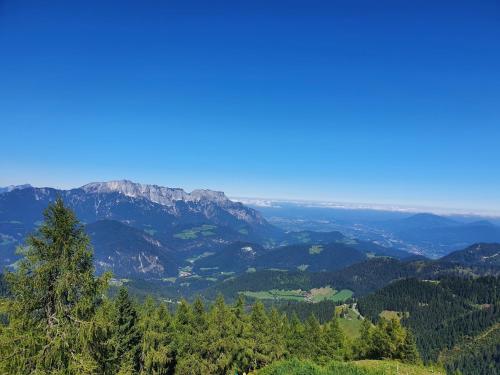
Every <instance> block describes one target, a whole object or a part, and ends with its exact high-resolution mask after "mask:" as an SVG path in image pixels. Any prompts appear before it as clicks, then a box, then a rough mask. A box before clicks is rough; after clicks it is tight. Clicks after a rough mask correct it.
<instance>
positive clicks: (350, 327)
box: [338, 308, 363, 339]
mask: <svg viewBox="0 0 500 375" xmlns="http://www.w3.org/2000/svg"><path fill="white" fill-rule="evenodd" d="M338 322H339V325H340V328H341V329H342V330H343V331H344V333H345V334H346V336H347V337H349V338H351V339H354V338H357V337H359V334H360V329H361V323H362V322H363V321H362V320H361V319H359V315H358V314H356V312H355V311H353V310H352V309H350V308H348V309H347V312H346V313H344V314H342V315H341V317H340V318H339V320H338Z"/></svg>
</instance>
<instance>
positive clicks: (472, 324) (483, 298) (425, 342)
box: [358, 277, 500, 374]
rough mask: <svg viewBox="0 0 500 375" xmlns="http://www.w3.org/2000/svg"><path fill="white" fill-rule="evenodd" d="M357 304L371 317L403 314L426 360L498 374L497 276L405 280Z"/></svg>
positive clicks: (499, 316)
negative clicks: (475, 343) (474, 343)
mask: <svg viewBox="0 0 500 375" xmlns="http://www.w3.org/2000/svg"><path fill="white" fill-rule="evenodd" d="M358 307H359V310H360V312H361V313H362V314H363V315H365V316H366V317H369V318H370V319H372V320H374V321H377V320H378V319H380V318H381V317H382V316H386V317H387V316H396V317H398V318H399V319H401V322H402V324H403V325H404V326H406V327H408V328H409V329H411V331H412V332H414V333H415V337H416V342H417V346H418V348H419V350H420V353H421V354H422V357H423V359H424V360H425V361H437V360H438V359H441V360H443V361H444V362H445V364H446V366H447V367H448V368H449V369H459V370H461V371H462V372H463V373H464V374H495V373H497V372H496V371H497V370H498V368H499V367H498V366H499V365H500V351H499V345H498V341H497V340H496V338H498V323H499V322H500V279H499V278H496V277H482V278H477V279H464V278H456V277H453V278H444V279H441V280H439V281H425V280H416V279H405V280H401V281H397V282H395V283H393V284H390V285H389V286H387V287H385V288H383V289H381V290H379V291H377V292H375V293H373V294H371V295H369V296H366V297H363V298H361V299H360V300H359V303H358ZM476 341H477V343H478V345H471V343H473V342H476ZM457 352H459V353H460V355H458V354H457ZM464 358H468V360H467V361H465V360H464Z"/></svg>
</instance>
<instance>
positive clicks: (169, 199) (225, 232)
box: [0, 180, 282, 265]
mask: <svg viewBox="0 0 500 375" xmlns="http://www.w3.org/2000/svg"><path fill="white" fill-rule="evenodd" d="M58 196H60V197H62V198H63V200H64V201H65V203H66V204H67V205H68V207H69V208H71V209H72V210H73V211H75V213H76V215H77V217H78V218H79V219H80V220H82V221H83V222H84V223H93V222H95V221H98V220H115V221H119V222H122V223H125V224H127V225H129V226H131V227H134V228H136V229H140V230H144V231H146V232H147V233H148V234H149V235H150V236H152V237H154V238H155V239H157V240H159V241H161V242H162V243H168V244H169V247H171V248H173V249H175V250H177V251H183V250H185V251H193V252H196V251H204V250H205V249H207V248H218V247H221V246H224V245H225V244H227V243H229V242H232V241H237V240H242V241H249V240H251V241H257V242H259V241H265V240H267V239H268V238H270V237H272V236H281V235H282V232H281V231H280V230H278V229H277V228H275V227H273V226H272V225H270V224H269V223H267V221H266V220H265V219H263V218H262V216H261V215H260V214H259V213H258V212H257V211H255V210H253V209H250V208H248V207H245V206H244V205H243V204H241V203H238V202H232V201H231V200H229V199H228V198H227V197H226V196H225V195H224V194H223V193H221V192H213V191H210V190H195V191H193V192H191V193H186V192H184V191H183V190H182V189H170V188H164V187H159V186H156V185H141V184H135V183H132V182H130V181H126V180H124V181H112V182H106V183H92V184H87V185H85V186H83V187H81V188H77V189H71V190H57V189H52V188H34V187H24V188H16V189H13V190H11V191H9V192H5V193H3V194H0V264H1V265H8V264H11V263H12V262H13V261H14V260H15V259H16V256H15V255H14V250H15V247H16V246H18V245H19V244H20V243H22V242H23V240H24V238H25V237H26V235H27V234H28V233H30V232H32V231H33V230H34V229H35V228H36V226H37V225H38V223H39V222H40V221H41V220H42V219H43V216H42V212H43V210H44V209H45V208H46V207H47V206H48V204H49V203H50V202H53V201H54V200H55V199H56V198H57V197H58ZM204 225H209V226H210V229H209V230H203V229H200V230H198V229H197V228H203V226H204Z"/></svg>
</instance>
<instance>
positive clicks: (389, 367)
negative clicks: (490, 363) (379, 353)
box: [255, 359, 445, 375]
mask: <svg viewBox="0 0 500 375" xmlns="http://www.w3.org/2000/svg"><path fill="white" fill-rule="evenodd" d="M255 374H256V375H430V374H432V375H445V371H444V370H441V369H438V368H431V367H423V366H417V365H408V364H403V363H400V362H396V361H374V360H367V361H358V362H331V363H329V364H327V365H325V366H319V365H316V364H314V363H312V362H309V361H300V360H298V359H291V360H287V361H280V362H276V363H274V364H272V365H270V366H267V367H265V368H263V369H261V370H259V371H257V372H256V373H255Z"/></svg>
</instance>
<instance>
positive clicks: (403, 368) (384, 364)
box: [354, 360, 446, 375]
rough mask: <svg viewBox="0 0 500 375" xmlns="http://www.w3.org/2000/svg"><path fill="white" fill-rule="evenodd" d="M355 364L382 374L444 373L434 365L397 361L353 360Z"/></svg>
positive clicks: (424, 374)
mask: <svg viewBox="0 0 500 375" xmlns="http://www.w3.org/2000/svg"><path fill="white" fill-rule="evenodd" d="M354 363H355V364H356V365H357V366H359V367H360V368H363V369H368V370H372V369H375V370H380V371H382V374H384V375H401V374H404V375H436V374H439V375H445V373H446V372H445V371H444V370H443V369H442V368H440V367H436V366H418V365H410V364H406V363H401V362H397V361H388V360H384V361H376V360H363V361H356V362H354Z"/></svg>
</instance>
